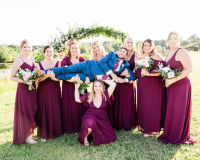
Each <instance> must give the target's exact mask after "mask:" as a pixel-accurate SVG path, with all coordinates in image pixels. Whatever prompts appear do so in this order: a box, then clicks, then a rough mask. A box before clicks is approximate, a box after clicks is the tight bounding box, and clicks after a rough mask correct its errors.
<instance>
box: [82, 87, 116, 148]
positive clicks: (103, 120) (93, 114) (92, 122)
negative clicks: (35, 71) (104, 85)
mask: <svg viewBox="0 0 200 160" xmlns="http://www.w3.org/2000/svg"><path fill="white" fill-rule="evenodd" d="M88 95H89V93H86V94H85V95H83V96H81V97H80V100H81V102H82V103H84V106H85V107H88V110H87V111H86V113H85V114H84V116H83V117H82V125H81V131H80V135H79V138H78V141H79V142H80V143H81V144H84V138H85V137H86V136H87V134H88V128H91V129H92V132H91V134H92V137H93V145H94V146H96V145H100V144H108V143H111V142H114V141H115V140H116V135H115V132H114V130H113V128H112V126H111V124H110V121H109V119H108V114H107V107H108V104H110V105H112V103H113V101H114V99H115V98H114V96H113V95H112V96H110V97H109V95H108V91H107V90H106V91H105V96H106V99H107V101H105V98H104V97H102V103H101V106H100V107H99V108H96V107H95V105H94V103H93V101H92V102H91V103H90V104H89V103H88V102H87V100H88ZM102 96H103V95H102Z"/></svg>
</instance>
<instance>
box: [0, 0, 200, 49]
mask: <svg viewBox="0 0 200 160" xmlns="http://www.w3.org/2000/svg"><path fill="white" fill-rule="evenodd" d="M68 23H69V24H70V25H71V26H72V27H73V26H74V25H75V24H76V23H77V24H78V26H79V27H88V26H90V25H92V24H94V23H98V24H99V25H102V26H105V27H106V26H109V27H114V29H115V30H121V31H122V32H126V33H129V34H130V35H131V36H132V37H133V38H134V40H135V41H139V40H141V41H143V40H145V39H147V38H151V39H153V40H160V39H166V38H167V35H168V34H169V32H171V31H177V32H179V34H180V35H181V37H182V38H183V39H187V38H188V37H189V36H191V35H193V34H197V35H198V36H199V37H200V0H34V1H33V0H1V2H0V44H7V45H9V44H16V45H19V44H20V42H21V41H22V40H23V39H29V40H30V41H31V42H32V44H33V45H46V44H47V43H48V41H51V37H50V35H58V36H59V33H58V31H57V30H56V28H57V27H59V28H60V29H61V30H63V31H64V32H65V33H66V32H67V30H68ZM92 40H95V38H94V39H89V41H92ZM98 40H99V39H98ZM104 40H105V39H104Z"/></svg>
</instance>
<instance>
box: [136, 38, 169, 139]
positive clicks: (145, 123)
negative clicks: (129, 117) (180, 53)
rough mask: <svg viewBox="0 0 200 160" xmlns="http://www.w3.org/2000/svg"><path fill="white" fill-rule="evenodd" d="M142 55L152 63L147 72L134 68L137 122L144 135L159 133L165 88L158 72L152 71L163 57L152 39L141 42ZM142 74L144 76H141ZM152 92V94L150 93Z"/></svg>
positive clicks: (162, 61)
mask: <svg viewBox="0 0 200 160" xmlns="http://www.w3.org/2000/svg"><path fill="white" fill-rule="evenodd" d="M141 53H142V55H143V56H142V57H141V59H144V58H145V57H147V56H148V57H150V58H151V59H152V60H154V65H153V67H152V68H151V69H150V72H149V73H148V72H147V71H146V70H145V69H140V68H138V69H136V71H135V76H136V77H138V83H137V102H138V104H137V115H138V118H137V122H138V130H139V131H140V132H142V133H144V137H148V136H149V135H156V134H159V133H160V130H161V127H163V125H162V124H163V122H162V120H163V112H164V109H165V89H164V83H163V81H162V78H161V77H160V74H159V73H154V70H155V69H156V68H158V64H159V63H164V60H163V57H162V56H161V55H160V54H158V53H156V49H155V44H154V41H153V40H151V39H147V40H145V41H144V42H143V44H142V49H141ZM141 75H143V76H144V77H141ZM152 93H153V94H152Z"/></svg>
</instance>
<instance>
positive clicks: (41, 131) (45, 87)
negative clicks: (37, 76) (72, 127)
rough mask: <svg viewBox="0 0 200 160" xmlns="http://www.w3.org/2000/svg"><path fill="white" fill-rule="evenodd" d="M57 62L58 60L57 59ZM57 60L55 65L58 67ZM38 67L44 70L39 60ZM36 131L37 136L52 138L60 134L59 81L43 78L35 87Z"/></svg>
mask: <svg viewBox="0 0 200 160" xmlns="http://www.w3.org/2000/svg"><path fill="white" fill-rule="evenodd" d="M58 62H59V61H58ZM58 62H57V63H56V65H55V67H58ZM39 65H40V69H41V70H44V68H43V66H42V64H41V63H40V62H39ZM37 104H38V111H37V116H38V119H37V120H38V131H37V136H38V137H41V138H43V139H47V138H50V139H53V138H55V137H59V136H61V135H62V114H61V90H60V82H59V81H53V80H44V81H42V82H40V83H39V85H38V89H37Z"/></svg>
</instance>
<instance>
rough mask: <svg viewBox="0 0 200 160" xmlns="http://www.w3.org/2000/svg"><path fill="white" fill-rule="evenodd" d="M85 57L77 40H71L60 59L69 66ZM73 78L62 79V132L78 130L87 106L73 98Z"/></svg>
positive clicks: (76, 131) (74, 132) (75, 131)
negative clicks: (68, 79) (81, 54)
mask: <svg viewBox="0 0 200 160" xmlns="http://www.w3.org/2000/svg"><path fill="white" fill-rule="evenodd" d="M83 61H85V59H84V58H83V57H81V56H80V49H79V45H78V43H77V42H75V41H72V42H71V43H70V44H69V50H68V53H67V56H66V57H65V58H64V59H63V60H62V63H61V66H70V65H73V64H76V63H79V62H83ZM73 81H74V78H72V79H71V80H70V82H68V81H63V85H62V118H63V120H62V121H63V132H64V133H73V134H76V133H78V132H80V128H81V117H82V116H83V115H84V113H85V112H86V110H87V108H85V107H83V104H80V103H77V102H76V101H75V98H74V83H72V82H73Z"/></svg>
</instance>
